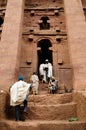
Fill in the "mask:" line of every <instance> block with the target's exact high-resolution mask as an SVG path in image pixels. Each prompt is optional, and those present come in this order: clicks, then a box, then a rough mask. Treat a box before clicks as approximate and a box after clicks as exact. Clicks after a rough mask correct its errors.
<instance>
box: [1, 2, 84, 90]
mask: <svg viewBox="0 0 86 130" xmlns="http://www.w3.org/2000/svg"><path fill="white" fill-rule="evenodd" d="M85 16H86V2H85V0H82V1H81V0H71V1H70V2H69V0H47V1H45V0H25V1H24V0H1V1H0V79H1V82H0V88H8V87H9V85H10V84H11V83H13V82H14V81H15V80H16V79H17V76H18V75H20V74H22V75H23V76H24V78H25V81H29V77H30V75H31V74H32V73H33V72H34V71H35V72H37V74H38V75H39V65H40V64H41V63H44V62H45V59H48V60H49V61H50V62H51V63H52V65H53V75H54V76H55V77H56V78H57V79H58V80H59V83H63V84H66V85H67V86H68V87H73V88H74V89H78V90H84V89H85V87H86V29H85V28H86V21H85V20H86V17H85Z"/></svg>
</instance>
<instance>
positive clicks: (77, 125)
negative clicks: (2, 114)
mask: <svg viewBox="0 0 86 130" xmlns="http://www.w3.org/2000/svg"><path fill="white" fill-rule="evenodd" d="M0 127H1V128H3V129H5V130H16V129H18V130H86V122H84V121H74V122H69V121H68V120H62V121H59V120H58V121H57V120H53V121H47V120H45V121H44V120H41V121H40V120H33V121H31V120H26V121H25V122H21V121H19V122H15V121H9V120H6V121H0Z"/></svg>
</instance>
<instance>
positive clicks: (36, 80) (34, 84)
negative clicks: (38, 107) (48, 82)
mask: <svg viewBox="0 0 86 130" xmlns="http://www.w3.org/2000/svg"><path fill="white" fill-rule="evenodd" d="M30 81H32V87H33V93H34V94H35V95H37V94H38V87H39V78H38V75H36V73H35V72H33V74H32V76H31V78H30Z"/></svg>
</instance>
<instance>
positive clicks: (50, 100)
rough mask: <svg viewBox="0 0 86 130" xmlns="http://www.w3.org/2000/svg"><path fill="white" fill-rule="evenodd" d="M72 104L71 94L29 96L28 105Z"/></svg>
mask: <svg viewBox="0 0 86 130" xmlns="http://www.w3.org/2000/svg"><path fill="white" fill-rule="evenodd" d="M70 102H72V93H64V94H42V95H40V94H39V95H30V96H29V101H28V104H39V105H43V104H46V105H47V104H65V103H70Z"/></svg>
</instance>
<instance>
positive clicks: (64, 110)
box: [26, 102, 77, 120]
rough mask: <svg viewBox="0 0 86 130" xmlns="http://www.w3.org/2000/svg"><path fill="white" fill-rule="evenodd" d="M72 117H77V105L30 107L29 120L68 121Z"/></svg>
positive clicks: (36, 105) (34, 105)
mask: <svg viewBox="0 0 86 130" xmlns="http://www.w3.org/2000/svg"><path fill="white" fill-rule="evenodd" d="M71 117H77V112H76V103H74V102H71V103H66V104H55V105H54V104H45V105H44V104H43V105H38V104H36V103H35V104H33V105H29V110H28V114H26V118H27V119H31V120H33V119H36V120H67V119H69V118H71Z"/></svg>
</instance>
